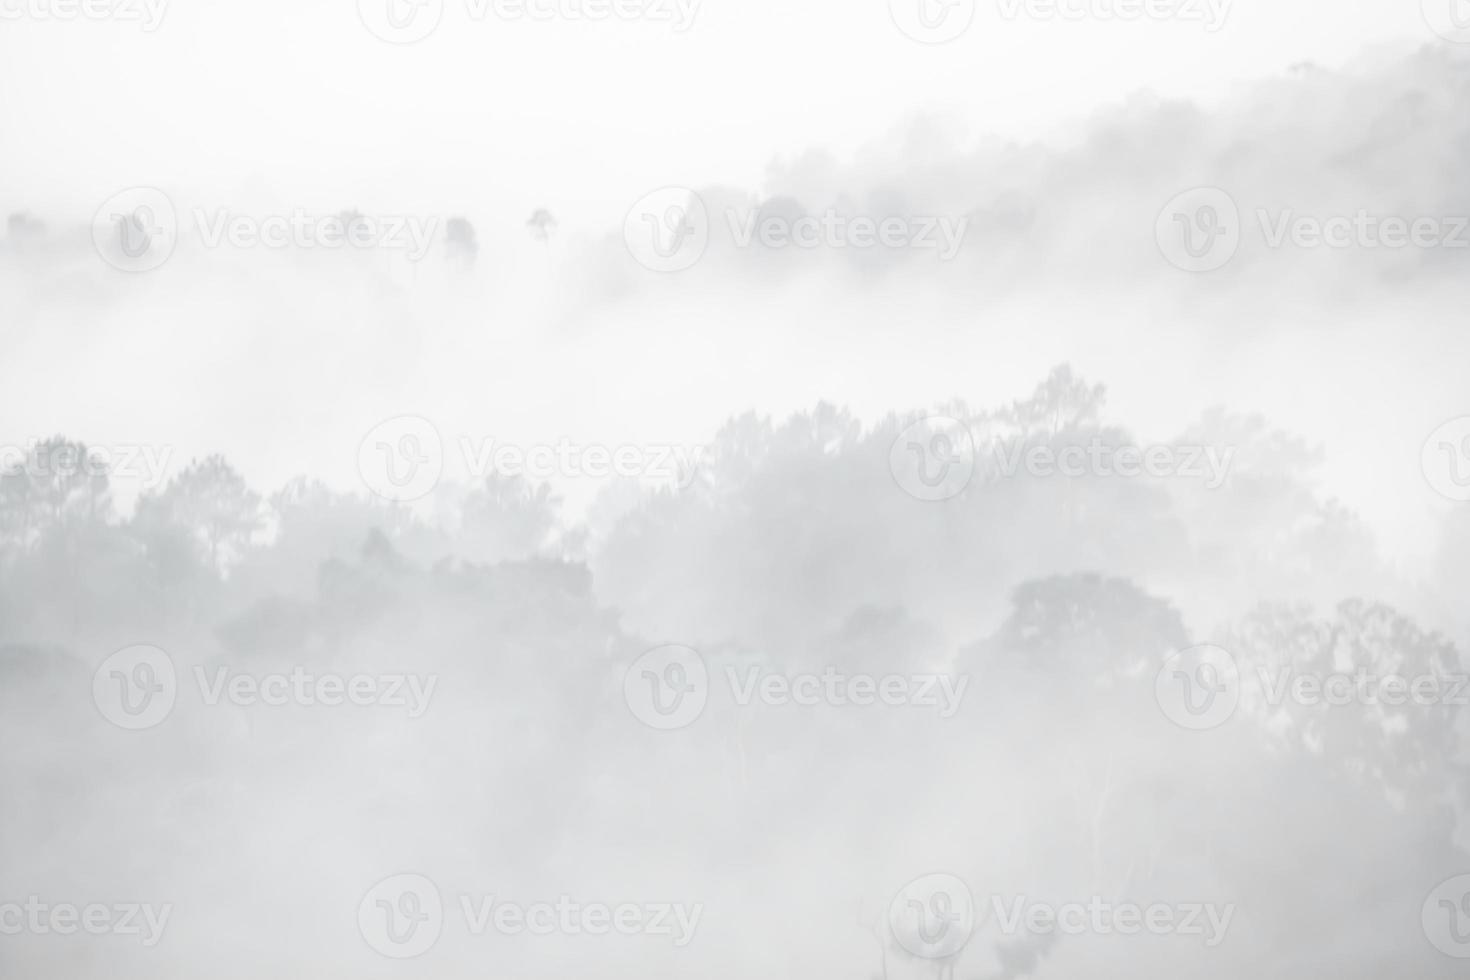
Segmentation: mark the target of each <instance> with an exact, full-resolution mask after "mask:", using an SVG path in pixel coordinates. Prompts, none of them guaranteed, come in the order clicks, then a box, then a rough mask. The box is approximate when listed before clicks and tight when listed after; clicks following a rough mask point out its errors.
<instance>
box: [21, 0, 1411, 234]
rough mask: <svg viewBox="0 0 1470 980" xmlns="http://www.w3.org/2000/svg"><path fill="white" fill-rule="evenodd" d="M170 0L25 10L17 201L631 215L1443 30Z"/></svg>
mask: <svg viewBox="0 0 1470 980" xmlns="http://www.w3.org/2000/svg"><path fill="white" fill-rule="evenodd" d="M48 2H50V0H3V2H0V10H4V11H9V12H12V15H13V12H15V11H18V10H22V9H28V8H26V7H23V5H34V4H41V5H42V6H44V5H45V4H47V3H48ZM116 2H126V0H116ZM138 2H141V0H138ZM153 2H159V0H153ZM163 2H165V3H166V6H165V7H164V8H163V15H162V18H161V21H160V23H159V26H158V28H157V29H156V30H154V31H152V32H151V33H150V32H145V31H144V30H143V29H142V27H141V26H140V25H139V24H137V23H131V22H129V23H124V22H114V21H100V22H88V21H67V22H61V21H57V20H54V19H44V18H43V19H37V18H35V17H25V18H22V19H19V20H14V19H12V20H5V21H0V82H3V84H4V85H5V87H6V88H7V90H8V91H10V92H11V93H13V96H14V97H12V98H9V99H5V100H3V103H0V133H3V134H4V135H3V137H0V140H3V144H0V145H3V147H4V151H3V154H0V177H3V182H0V187H3V190H0V208H5V209H7V210H10V209H14V208H16V207H18V206H33V204H34V202H35V201H37V200H46V201H48V202H54V203H56V204H61V203H71V204H73V205H75V206H76V208H77V209H78V210H79V212H81V213H83V214H86V213H89V208H88V206H87V205H88V204H90V203H91V202H93V201H95V200H96V199H97V195H98V194H99V193H102V194H104V195H105V194H106V193H110V192H111V191H112V190H113V189H114V188H116V187H119V186H128V185H130V184H135V183H150V184H160V185H172V186H197V187H199V188H201V189H209V190H211V191H225V192H229V191H234V190H236V189H238V188H239V187H241V186H242V185H243V184H244V183H245V182H247V181H251V180H252V179H254V180H264V181H265V182H267V183H268V185H269V186H270V187H271V188H273V189H276V190H280V191H281V192H283V193H288V194H293V195H296V194H299V195H301V196H303V197H305V198H307V199H308V202H310V203H315V201H316V199H317V198H318V196H321V197H326V198H331V199H333V200H336V199H339V198H341V197H345V196H352V197H353V198H354V199H365V200H366V199H370V198H373V197H381V198H382V200H381V202H373V201H369V203H366V204H365V205H364V206H391V205H399V206H405V207H407V206H410V205H413V204H418V203H421V202H417V201H412V202H410V201H403V202H399V201H397V200H394V197H395V194H389V193H387V192H385V191H384V187H385V185H391V186H393V187H394V188H395V192H396V195H397V196H401V195H406V194H410V193H414V194H419V195H423V194H425V193H431V194H433V195H439V196H442V198H443V204H444V206H454V205H459V206H461V207H471V206H473V205H479V206H481V207H484V206H488V205H490V204H492V203H493V202H497V201H501V200H506V201H509V202H511V203H512V204H514V205H516V206H519V205H520V203H521V202H522V200H523V199H524V200H538V201H544V202H547V203H549V204H551V205H552V206H553V207H559V208H561V209H562V210H564V211H572V210H573V209H574V208H575V209H576V210H577V213H578V214H580V213H581V212H583V211H586V212H587V213H588V216H589V217H592V212H593V210H594V209H596V208H598V207H599V206H600V207H602V208H605V209H607V213H608V214H609V215H613V214H614V213H616V214H617V215H620V214H621V209H622V208H625V207H626V201H627V199H628V194H629V193H642V190H643V189H644V188H647V187H650V186H661V185H663V184H665V183H684V184H704V183H709V182H714V181H729V182H735V183H740V184H744V185H750V184H752V183H755V182H757V181H758V179H759V177H760V175H761V174H762V173H763V171H764V168H765V167H766V166H767V164H768V163H769V162H770V161H771V160H772V159H773V158H775V157H779V156H783V155H789V154H793V153H797V152H800V151H802V150H804V149H806V148H808V147H826V148H831V149H832V150H834V151H835V152H837V153H838V154H839V155H840V154H843V153H847V152H851V151H852V150H853V149H854V148H856V147H857V146H859V145H861V144H863V143H865V142H867V141H869V140H871V139H872V138H874V136H875V135H877V134H881V133H883V132H886V131H888V130H889V128H890V127H892V126H893V125H895V124H897V123H898V122H900V121H901V120H902V119H904V118H906V117H907V116H909V115H910V114H912V113H913V112H915V111H916V110H921V109H927V110H930V111H933V112H936V113H939V114H940V115H941V117H942V118H945V119H946V120H948V121H951V122H952V123H953V124H954V125H955V126H956V127H957V128H958V130H959V131H961V132H966V133H972V134H977V133H985V132H997V133H1001V134H1006V135H1021V136H1025V135H1030V134H1036V133H1044V132H1050V131H1052V130H1053V129H1054V128H1055V127H1056V126H1058V125H1060V124H1064V123H1065V122H1066V121H1067V120H1069V119H1070V118H1073V117H1075V116H1079V115H1085V114H1087V113H1089V112H1090V111H1092V110H1093V109H1094V108H1096V107H1097V106H1098V105H1099V104H1102V103H1106V102H1109V101H1115V100H1119V99H1121V98H1123V97H1124V96H1126V95H1127V94H1129V93H1131V92H1135V91H1138V90H1144V89H1147V90H1152V91H1155V92H1158V93H1160V94H1162V95H1166V96H1180V97H1185V96H1187V97H1200V98H1209V97H1212V96H1217V95H1219V94H1221V93H1224V92H1226V91H1228V89H1229V88H1230V86H1231V85H1232V83H1235V82H1239V81H1242V80H1244V79H1249V78H1254V77H1259V76H1262V75H1270V74H1275V73H1279V72H1281V71H1283V70H1285V69H1286V68H1287V67H1288V66H1290V65H1291V64H1293V63H1296V62H1298V61H1301V60H1305V59H1313V60H1317V61H1320V62H1323V63H1325V64H1338V63H1341V62H1343V61H1345V60H1346V59H1348V58H1350V57H1352V56H1354V55H1355V54H1356V53H1358V52H1359V51H1360V50H1361V49H1363V48H1364V47H1365V46H1369V45H1373V44H1376V43H1378V42H1383V41H1411V42H1429V41H1433V40H1435V38H1434V36H1433V34H1432V33H1431V32H1430V31H1429V29H1428V28H1427V26H1426V24H1425V21H1424V19H1423V17H1422V16H1421V11H1420V9H1419V7H1418V4H1417V2H1415V0H1345V2H1335V3H1331V4H1324V3H1321V2H1319V0H1234V2H1230V0H1213V2H1216V3H1223V4H1225V6H1224V7H1223V8H1221V9H1223V12H1224V13H1225V15H1226V16H1225V19H1224V23H1223V25H1222V26H1221V27H1220V29H1218V30H1216V31H1214V32H1210V31H1208V30H1207V28H1206V26H1205V25H1204V24H1202V23H1199V22H1189V21H1182V20H1175V21H1160V22H1149V21H1140V22H1116V21H1112V22H1110V21H1108V20H1107V19H1106V18H1089V19H1087V20H1085V21H1082V22H1072V21H1064V20H1058V19H1036V18H1028V17H1026V16H1024V14H1023V15H1022V16H1020V17H1018V18H1014V19H1006V18H1005V17H1004V16H1003V14H1002V11H1003V10H1004V9H1005V7H1004V4H1005V3H1007V2H1008V0H982V2H981V3H980V4H979V7H978V11H977V13H976V15H975V19H974V22H973V25H972V26H971V28H970V29H969V31H968V32H967V33H966V34H964V35H963V36H961V37H960V38H958V39H956V40H954V41H952V42H950V43H947V44H943V45H935V46H929V45H922V44H918V43H915V42H914V41H911V40H910V39H908V38H907V37H906V36H905V35H904V34H902V33H901V32H900V31H899V30H898V29H897V27H896V26H895V24H894V21H893V19H892V18H891V16H890V10H889V7H888V4H887V3H886V2H885V0H812V2H805V3H789V2H778V0H703V2H702V3H701V4H700V5H699V7H698V8H697V10H696V13H695V17H694V19H693V25H692V27H690V29H688V30H687V31H684V32H682V33H679V32H676V31H675V29H674V27H673V26H672V25H671V24H669V23H662V22H648V21H644V22H631V23H625V22H621V21H604V22H597V23H588V22H578V21H574V20H568V19H559V20H552V21H545V22H535V21H530V20H522V21H519V22H508V21H505V20H498V19H496V18H495V17H493V16H489V17H486V18H485V19H483V20H481V21H478V22H477V21H475V20H474V19H472V17H471V16H470V14H469V12H468V9H467V7H466V0H448V3H447V7H446V10H445V13H444V16H443V19H442V21H441V24H440V27H439V29H438V30H437V31H436V32H435V33H434V34H433V35H432V36H430V37H428V38H426V39H425V40H423V41H421V42H419V43H417V44H413V45H408V46H395V45H390V44H387V43H384V42H383V41H381V40H379V39H378V38H376V37H374V36H373V35H372V34H370V33H369V32H368V30H367V29H366V28H365V27H364V26H363V23H362V21H361V20H360V19H359V16H358V12H357V9H356V6H355V5H354V3H353V2H352V0H261V2H257V3H252V4H248V5H241V4H225V3H220V2H215V0H172V2H168V0H163ZM650 2H652V0H650ZM1067 2H1069V3H1072V4H1074V5H1075V4H1078V3H1082V2H1084V0H1067ZM1086 2H1088V3H1093V4H1100V5H1101V6H1100V8H1099V9H1102V10H1106V9H1108V3H1109V2H1110V0H1086ZM1181 2H1183V0H1181ZM1430 2H1432V0H1430ZM1206 4H1207V0H1198V4H1197V6H1198V8H1199V9H1200V10H1201V11H1205V10H1206V9H1207V7H1206ZM1186 9H1191V10H1192V9H1194V6H1193V5H1192V6H1190V7H1189V8H1186ZM594 80H595V81H594ZM282 107H286V108H284V109H283V108H282ZM405 177H407V178H409V179H408V180H404V179H402V178H405ZM599 217H600V216H599ZM573 220H575V217H574V218H573Z"/></svg>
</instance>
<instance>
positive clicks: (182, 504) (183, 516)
mask: <svg viewBox="0 0 1470 980" xmlns="http://www.w3.org/2000/svg"><path fill="white" fill-rule="evenodd" d="M260 504H261V501H260V496H259V494H257V493H255V492H254V491H253V490H251V489H250V488H249V486H247V485H246V483H245V479H244V477H242V476H241V475H240V474H239V473H237V472H236V471H235V469H234V468H233V467H231V466H230V464H229V463H227V462H226V461H225V458H224V457H223V456H219V455H214V456H209V457H206V458H205V459H203V460H202V461H201V460H192V461H190V463H189V465H188V467H187V468H185V469H184V471H183V472H181V473H179V474H178V475H177V476H175V477H174V478H173V479H172V480H170V481H169V484H168V486H167V487H165V488H164V490H163V492H162V493H160V494H155V495H149V496H145V497H144V498H142V499H141V500H140V501H139V503H138V519H139V523H140V525H141V526H144V527H152V528H160V527H171V528H174V529H177V530H179V531H182V532H183V533H184V534H185V535H186V537H187V539H188V540H190V541H192V542H193V543H194V545H195V546H196V547H198V548H199V549H201V550H202V552H203V556H204V558H205V559H206V560H207V564H208V567H209V568H211V569H213V570H214V571H215V572H222V571H224V568H225V566H226V565H228V564H229V563H230V562H232V561H234V560H237V559H238V558H240V557H241V556H242V555H243V554H244V552H245V550H246V548H247V547H248V546H249V545H250V542H251V539H252V537H253V536H254V535H255V532H256V531H257V530H258V529H259V528H260V527H261V524H262V519H261V512H260Z"/></svg>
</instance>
